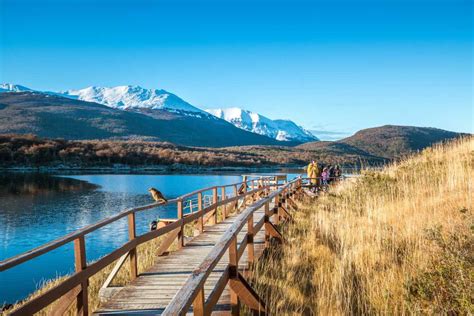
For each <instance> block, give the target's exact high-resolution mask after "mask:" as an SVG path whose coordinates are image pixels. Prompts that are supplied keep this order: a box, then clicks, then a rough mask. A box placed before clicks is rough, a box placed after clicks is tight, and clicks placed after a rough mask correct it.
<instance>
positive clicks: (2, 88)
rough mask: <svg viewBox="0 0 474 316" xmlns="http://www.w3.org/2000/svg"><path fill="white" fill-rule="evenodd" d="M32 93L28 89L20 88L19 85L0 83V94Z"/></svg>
mask: <svg viewBox="0 0 474 316" xmlns="http://www.w3.org/2000/svg"><path fill="white" fill-rule="evenodd" d="M23 91H33V90H31V89H30V88H27V87H24V86H20V85H19V84H12V83H0V92H23Z"/></svg>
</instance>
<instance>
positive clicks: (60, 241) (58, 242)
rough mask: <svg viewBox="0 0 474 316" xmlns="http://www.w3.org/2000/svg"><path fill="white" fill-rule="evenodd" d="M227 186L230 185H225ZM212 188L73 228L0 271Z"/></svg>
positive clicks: (6, 263) (3, 263) (5, 262)
mask: <svg viewBox="0 0 474 316" xmlns="http://www.w3.org/2000/svg"><path fill="white" fill-rule="evenodd" d="M267 178H272V177H267ZM249 181H252V180H247V181H245V182H249ZM242 183H244V182H238V183H235V184H232V185H239V184H242ZM227 186H230V185H227ZM213 188H216V186H212V187H208V188H204V189H200V190H196V191H193V192H191V193H187V194H184V195H182V196H180V197H177V198H175V199H171V200H168V201H167V202H159V203H152V204H148V205H143V206H139V207H135V208H129V209H126V210H124V211H122V212H120V213H117V214H115V215H112V216H110V217H107V218H104V219H102V220H100V221H98V222H96V223H94V224H91V225H88V226H85V227H83V228H80V229H78V230H75V231H73V232H71V233H69V234H67V235H65V236H63V237H60V238H57V239H55V240H52V241H50V242H48V243H45V244H43V245H41V246H39V247H36V248H33V249H31V250H29V251H26V252H24V253H21V254H19V255H16V256H13V257H10V258H7V259H5V260H2V261H0V272H1V271H5V270H7V269H10V268H12V267H15V266H17V265H19V264H21V263H23V262H25V261H28V260H31V259H33V258H36V257H38V256H40V255H42V254H45V253H47V252H49V251H52V250H54V249H56V248H59V247H61V246H63V245H64V244H67V243H69V242H72V241H74V240H75V239H77V238H80V237H81V236H84V235H86V234H88V233H91V232H93V231H95V230H97V229H99V228H101V227H103V226H105V225H108V224H110V223H113V222H115V221H117V220H119V219H121V218H124V217H125V216H128V215H129V214H131V213H136V212H140V211H144V210H149V209H153V208H156V207H159V206H164V205H168V204H172V203H177V202H178V201H179V200H183V199H185V198H187V197H190V196H192V195H195V194H198V193H200V192H204V191H209V190H212V189H213Z"/></svg>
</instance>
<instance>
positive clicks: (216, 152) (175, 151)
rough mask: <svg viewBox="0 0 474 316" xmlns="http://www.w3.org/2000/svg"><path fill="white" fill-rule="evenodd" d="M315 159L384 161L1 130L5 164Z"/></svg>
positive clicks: (0, 161)
mask: <svg viewBox="0 0 474 316" xmlns="http://www.w3.org/2000/svg"><path fill="white" fill-rule="evenodd" d="M313 159H316V160H318V161H319V162H322V163H331V164H345V165H360V164H364V163H372V164H381V163H383V162H384V160H383V159H381V158H378V157H375V156H371V155H367V154H364V153H361V152H360V151H359V152H350V153H349V152H345V151H341V150H336V149H334V148H331V147H324V148H317V149H310V150H308V149H304V148H296V147H281V146H280V147H276V146H242V147H226V148H205V147H188V146H179V145H174V144H171V143H164V142H150V141H141V140H128V141H124V140H84V141H72V140H63V139H47V138H39V137H36V136H34V135H12V134H9V135H1V134H0V167H23V166H28V167H40V166H51V167H55V166H56V167H58V166H63V167H91V166H92V167H101V166H104V167H110V166H113V165H114V164H121V165H127V166H142V167H143V166H156V165H160V166H170V165H175V164H180V165H188V166H204V167H223V166H232V167H256V166H258V167H264V166H302V165H306V164H307V163H308V161H311V160H313Z"/></svg>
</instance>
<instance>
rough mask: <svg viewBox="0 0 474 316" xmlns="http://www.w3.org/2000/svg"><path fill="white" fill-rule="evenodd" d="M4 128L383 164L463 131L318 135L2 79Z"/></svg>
mask: <svg viewBox="0 0 474 316" xmlns="http://www.w3.org/2000/svg"><path fill="white" fill-rule="evenodd" d="M0 134H34V135H37V136H39V137H46V138H62V139H67V140H91V139H97V140H99V139H102V140H136V141H152V142H168V143H173V144H176V145H182V146H191V147H235V146H240V147H235V148H237V149H236V150H238V151H242V150H245V151H248V152H254V153H255V155H256V156H255V157H259V155H263V157H267V156H266V155H267V154H270V155H272V156H279V157H282V155H283V156H284V155H285V154H288V155H299V156H300V157H304V158H301V159H306V158H308V159H310V158H309V157H311V155H313V154H314V155H317V156H318V157H326V156H328V155H330V156H331V155H332V156H336V155H337V156H341V157H343V156H345V157H351V158H350V160H351V161H352V162H353V161H356V160H357V159H359V158H363V159H364V160H366V161H372V162H377V163H378V162H379V161H384V160H387V159H389V160H390V159H393V158H396V157H399V156H400V155H404V154H407V153H410V152H413V151H416V150H420V149H423V148H425V147H428V146H430V145H432V144H434V143H437V142H440V141H444V140H446V139H452V138H456V137H459V136H462V135H463V134H460V133H455V132H450V131H444V130H441V129H436V128H427V127H412V126H394V125H386V126H382V127H376V128H369V129H365V130H361V131H359V132H357V133H356V134H354V135H353V136H350V137H347V138H344V139H341V140H339V141H333V142H327V141H318V140H317V138H316V137H314V136H312V135H311V133H309V132H308V131H306V130H305V129H303V128H302V127H299V126H297V125H296V124H295V123H293V122H291V121H285V120H271V119H269V118H267V117H265V116H262V115H260V114H258V113H253V112H250V111H246V110H243V109H240V108H227V109H208V110H206V111H204V110H201V109H199V108H197V107H194V106H193V105H191V104H189V103H187V102H186V101H184V100H182V99H181V98H179V97H178V96H176V95H174V94H172V93H169V92H167V91H165V90H150V89H143V88H141V87H138V86H120V87H115V88H99V87H90V88H86V89H82V90H68V91H63V92H43V91H35V90H32V89H29V88H27V87H24V86H20V85H12V84H2V85H0ZM262 145H263V146H262ZM268 146H272V147H268ZM283 146H287V147H288V146H296V147H292V148H293V149H285V147H283ZM229 150H230V151H233V149H229ZM227 152H228V151H227ZM262 153H263V154H262ZM308 153H310V154H308ZM224 154H225V152H224ZM267 158H268V157H267ZM267 158H265V159H267ZM256 159H257V158H256ZM262 159H263V158H262ZM268 159H269V160H271V159H270V158H268ZM288 159H289V158H288ZM288 159H287V158H281V161H287V160H288ZM324 159H325V158H324ZM257 160H258V159H257ZM290 160H291V159H289V160H288V161H290Z"/></svg>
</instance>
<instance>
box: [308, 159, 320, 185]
mask: <svg viewBox="0 0 474 316" xmlns="http://www.w3.org/2000/svg"><path fill="white" fill-rule="evenodd" d="M306 174H307V176H308V178H317V177H319V168H318V164H317V163H315V164H313V163H312V162H311V163H310V164H309V165H308V167H307V168H306ZM311 183H312V184H317V183H318V180H317V179H311Z"/></svg>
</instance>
